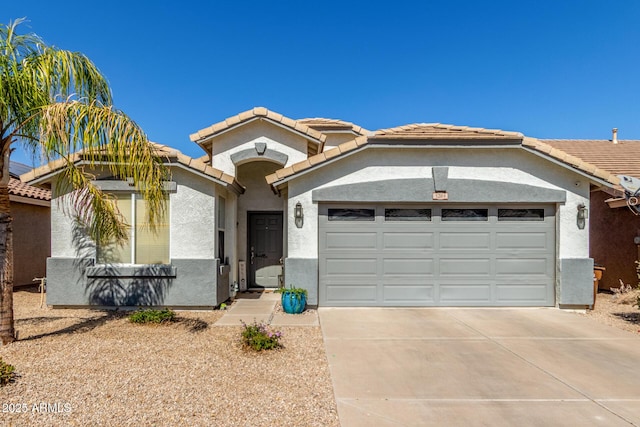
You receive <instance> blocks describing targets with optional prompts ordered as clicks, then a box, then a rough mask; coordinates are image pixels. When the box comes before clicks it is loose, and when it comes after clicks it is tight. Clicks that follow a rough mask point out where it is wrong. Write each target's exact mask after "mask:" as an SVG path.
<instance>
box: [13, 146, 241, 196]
mask: <svg viewBox="0 0 640 427" xmlns="http://www.w3.org/2000/svg"><path fill="white" fill-rule="evenodd" d="M151 144H152V145H153V147H154V149H155V152H156V155H157V156H159V157H161V158H163V159H165V160H166V161H167V162H168V163H170V164H171V163H174V162H175V163H179V164H181V165H184V166H186V167H187V168H189V169H192V170H195V171H198V172H202V173H204V174H205V175H207V176H210V177H212V178H215V179H220V180H222V181H224V182H226V183H227V184H231V185H234V186H235V187H237V188H239V189H241V188H242V186H241V185H240V184H239V183H238V182H237V181H236V180H235V179H233V177H231V178H232V179H231V180H228V179H226V178H224V177H223V175H224V174H223V173H222V171H221V170H218V169H216V168H213V167H211V166H210V165H209V162H210V160H209V159H208V156H203V157H200V158H199V159H194V158H192V157H189V156H187V155H186V154H182V153H181V152H180V151H178V150H176V149H174V148H171V147H169V146H166V145H162V144H157V143H154V142H152V143H151ZM71 158H72V160H73V161H74V162H77V161H78V160H80V159H81V158H82V153H81V152H78V153H74V154H73V155H72V156H71ZM65 165H66V161H65V160H64V159H57V160H53V161H51V162H49V163H48V164H46V165H43V166H40V167H38V168H36V169H33V170H32V171H31V172H28V173H26V174H23V175H21V176H20V179H21V180H22V181H25V182H30V181H33V180H35V179H37V178H40V177H42V176H45V175H48V174H50V173H53V172H56V171H58V170H60V169H62V168H63V167H64V166H65ZM228 176H229V175H227V177H228Z"/></svg>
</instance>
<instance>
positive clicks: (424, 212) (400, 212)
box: [384, 208, 431, 221]
mask: <svg viewBox="0 0 640 427" xmlns="http://www.w3.org/2000/svg"><path fill="white" fill-rule="evenodd" d="M384 220H385V221H431V209H405V208H392V209H385V210H384Z"/></svg>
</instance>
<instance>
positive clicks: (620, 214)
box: [543, 129, 640, 289]
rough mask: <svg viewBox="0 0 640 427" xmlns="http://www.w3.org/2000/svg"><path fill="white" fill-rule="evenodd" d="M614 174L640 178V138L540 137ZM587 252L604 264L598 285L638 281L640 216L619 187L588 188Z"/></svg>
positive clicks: (636, 282)
mask: <svg viewBox="0 0 640 427" xmlns="http://www.w3.org/2000/svg"><path fill="white" fill-rule="evenodd" d="M543 142H545V143H547V144H549V145H551V146H553V147H555V148H556V149H559V150H562V151H564V152H566V153H569V154H572V155H574V156H578V157H580V158H581V159H583V160H584V161H586V162H589V163H591V164H592V165H595V166H598V167H599V168H602V169H605V170H607V171H609V172H611V173H613V174H620V175H629V176H633V177H636V178H640V140H619V139H618V138H617V130H616V129H614V134H613V138H612V139H611V140H566V139H565V140H561V139H554V140H543ZM589 235H590V243H589V256H590V257H591V258H593V260H594V261H595V263H596V264H598V265H601V266H603V267H604V268H606V270H605V271H604V274H603V277H602V279H601V280H600V285H599V286H600V288H601V289H610V288H612V287H615V288H619V287H620V280H622V281H623V282H624V283H627V284H630V285H632V286H635V285H637V284H638V276H637V274H636V268H635V261H636V260H638V259H640V245H638V244H637V243H636V242H638V240H639V239H640V216H638V215H635V214H634V213H633V212H632V211H631V209H629V208H628V207H627V203H626V200H625V199H624V192H623V191H622V189H621V187H619V186H617V187H615V188H606V187H604V188H603V187H594V188H592V191H591V212H590V219H589Z"/></svg>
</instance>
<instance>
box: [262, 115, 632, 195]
mask: <svg viewBox="0 0 640 427" xmlns="http://www.w3.org/2000/svg"><path fill="white" fill-rule="evenodd" d="M305 120H320V119H305ZM407 139H412V140H424V141H428V140H443V139H444V140H447V139H449V140H451V139H452V140H460V139H462V140H467V139H468V140H478V141H483V140H485V141H486V140H489V141H491V140H514V139H515V140H520V144H521V145H522V146H524V147H528V148H531V149H533V150H535V151H539V152H541V153H543V154H546V155H548V156H550V157H553V158H555V159H557V160H559V161H561V162H563V163H566V164H568V165H569V166H571V167H574V168H576V169H579V170H582V171H583V172H586V173H587V174H589V175H592V176H594V177H596V178H600V179H602V180H604V181H607V182H609V183H611V184H618V181H619V180H618V178H617V177H616V176H615V174H617V173H626V174H629V175H633V173H629V172H628V171H629V170H637V171H638V173H639V175H637V176H640V161H637V159H640V141H624V142H625V143H628V144H627V147H626V149H627V151H628V153H627V156H626V157H625V161H626V162H625V165H626V168H623V169H624V171H623V169H620V170H616V169H615V168H611V169H608V168H606V167H603V166H604V164H602V163H600V164H599V163H597V162H593V161H592V157H591V156H584V155H583V153H581V152H580V150H565V149H564V147H562V144H560V143H559V142H558V141H560V140H552V141H555V142H554V143H553V144H549V143H548V141H549V140H539V139H536V138H530V137H525V136H524V135H523V134H521V133H519V132H510V131H502V130H499V129H483V128H472V127H468V126H454V125H443V124H440V123H431V124H428V123H417V124H411V125H404V126H398V127H395V128H390V129H381V130H378V131H375V132H374V133H373V134H372V135H371V136H368V137H367V136H360V137H357V138H355V139H353V140H351V141H347V142H344V143H342V144H340V145H338V146H337V147H335V148H333V149H331V150H328V151H325V152H323V153H321V154H318V155H316V156H313V157H310V158H309V159H307V160H305V162H306V163H308V165H306V164H305V166H304V167H299V166H298V165H299V164H294V165H292V167H288V168H285V169H280V170H278V171H276V172H275V173H274V174H271V175H269V176H268V177H267V182H268V183H269V184H271V185H273V184H274V183H276V182H277V181H280V180H282V179H284V178H287V177H289V176H291V175H294V174H295V173H297V172H299V171H300V170H304V169H308V168H309V167H312V166H316V165H319V164H322V163H324V162H326V161H328V160H330V159H332V158H334V157H337V156H340V155H342V154H345V153H348V152H351V151H354V150H356V149H357V148H359V147H362V146H364V145H367V144H369V143H371V141H375V140H389V141H392V140H399V141H402V140H407ZM575 143H576V141H575V140H574V141H572V142H571V143H570V144H569V145H570V146H571V145H572V144H575ZM609 144H611V143H609ZM618 145H624V144H622V142H621V144H618ZM636 150H637V151H636ZM610 157H611V156H610ZM616 164H617V165H619V164H620V160H619V159H618V163H616ZM631 165H633V166H632V167H631ZM609 166H610V165H609ZM625 171H626V172H625ZM634 176H636V175H634Z"/></svg>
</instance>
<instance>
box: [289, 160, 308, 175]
mask: <svg viewBox="0 0 640 427" xmlns="http://www.w3.org/2000/svg"><path fill="white" fill-rule="evenodd" d="M310 167H311V163H310V162H309V160H308V159H307V160H304V161H302V162H298V163H296V164H294V165H293V166H292V168H293V171H294V172H295V173H297V172H300V171H302V170H305V169H309V168H310Z"/></svg>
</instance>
